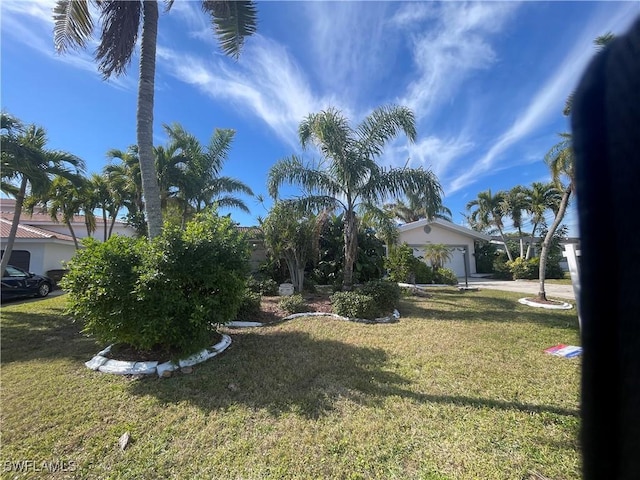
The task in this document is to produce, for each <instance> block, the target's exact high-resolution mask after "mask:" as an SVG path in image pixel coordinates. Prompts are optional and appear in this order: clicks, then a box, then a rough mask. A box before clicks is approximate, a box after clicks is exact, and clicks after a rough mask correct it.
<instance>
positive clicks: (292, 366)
mask: <svg viewBox="0 0 640 480" xmlns="http://www.w3.org/2000/svg"><path fill="white" fill-rule="evenodd" d="M392 363H393V362H390V358H389V356H388V355H387V353H386V352H385V351H384V350H382V349H379V348H368V347H359V346H354V345H349V344H346V343H342V342H338V341H335V340H319V339H317V338H313V337H312V336H311V335H309V334H307V333H304V332H281V331H280V332H270V333H258V332H256V333H253V332H247V333H238V334H234V335H233V344H232V347H230V349H229V351H227V352H225V353H224V354H223V355H222V356H220V357H215V358H214V359H212V360H209V361H208V362H206V363H204V364H201V365H199V366H197V367H196V368H195V369H194V371H193V373H192V374H189V375H184V374H180V373H177V374H176V375H175V376H174V377H173V378H171V379H159V378H157V377H153V378H151V377H150V378H144V379H141V381H138V382H134V383H132V384H130V385H129V388H130V391H131V393H133V394H134V395H141V396H148V395H150V396H154V397H157V398H158V399H159V400H160V401H162V402H164V403H167V404H175V403H179V402H183V401H186V402H189V403H191V404H193V405H195V406H197V407H199V408H201V409H202V410H204V411H211V410H220V409H227V408H233V407H234V406H236V405H238V404H242V405H246V406H247V407H249V408H251V409H264V410H266V411H268V412H269V413H270V414H271V415H273V416H276V417H277V416H280V415H282V414H285V413H288V412H291V413H296V414H299V415H302V416H304V417H307V418H319V417H321V416H324V415H326V414H327V413H329V412H331V411H332V410H334V409H335V408H336V407H337V405H339V403H340V401H341V400H345V399H346V400H349V401H353V402H355V403H359V404H362V405H374V406H375V405H380V404H382V403H383V402H384V400H385V399H387V398H389V397H396V396H397V397H401V398H407V399H410V400H413V401H416V402H419V403H442V404H454V405H462V406H471V407H474V408H492V409H501V410H519V411H523V412H529V413H538V412H548V413H553V414H558V415H569V416H577V415H578V412H577V411H573V410H566V409H562V408H556V407H553V406H543V405H527V404H523V403H519V402H504V401H497V400H491V399H483V398H472V397H466V396H459V395H450V396H449V395H430V394H426V393H418V392H415V391H412V390H411V384H412V382H411V381H409V380H408V379H406V378H404V377H402V376H401V375H398V374H397V373H395V372H393V371H391V370H392V369H393V368H394V367H393V365H392Z"/></svg>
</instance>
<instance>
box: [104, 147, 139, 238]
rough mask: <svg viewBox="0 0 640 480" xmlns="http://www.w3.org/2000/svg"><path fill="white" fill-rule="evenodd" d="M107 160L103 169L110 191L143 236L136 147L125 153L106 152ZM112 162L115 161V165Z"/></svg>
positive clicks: (112, 150)
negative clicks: (116, 197)
mask: <svg viewBox="0 0 640 480" xmlns="http://www.w3.org/2000/svg"><path fill="white" fill-rule="evenodd" d="M107 159H108V160H109V164H108V165H106V166H105V167H104V169H103V173H104V175H106V177H107V183H108V184H109V185H110V189H111V191H112V192H114V193H115V194H117V195H118V198H119V203H120V204H121V206H122V207H124V208H126V209H127V211H128V212H129V215H128V218H129V221H130V222H131V221H132V220H135V223H136V228H137V229H138V227H144V228H141V229H138V233H140V234H144V232H146V231H147V228H146V220H145V218H144V210H145V209H144V198H143V195H142V175H141V174H140V162H139V160H138V147H137V146H135V145H133V146H130V147H129V148H128V149H127V150H126V151H122V150H118V149H111V150H109V151H108V152H107ZM114 160H117V163H116V162H114ZM112 221H113V219H112ZM141 230H144V232H143V231H141Z"/></svg>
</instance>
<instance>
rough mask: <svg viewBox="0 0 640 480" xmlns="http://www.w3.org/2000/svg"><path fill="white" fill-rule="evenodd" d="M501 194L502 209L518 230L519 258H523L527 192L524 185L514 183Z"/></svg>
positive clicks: (527, 201) (527, 202)
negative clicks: (524, 215) (523, 228)
mask: <svg viewBox="0 0 640 480" xmlns="http://www.w3.org/2000/svg"><path fill="white" fill-rule="evenodd" d="M501 194H502V211H503V212H504V213H505V214H506V215H507V216H509V217H511V221H512V222H513V226H514V228H515V229H516V230H517V231H518V240H519V244H520V258H524V238H523V237H524V235H523V233H522V222H523V212H524V211H525V210H526V208H527V205H528V204H529V198H528V195H529V192H528V191H527V188H526V187H523V186H522V185H516V186H515V187H513V188H512V189H511V190H507V191H505V192H501Z"/></svg>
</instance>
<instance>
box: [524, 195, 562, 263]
mask: <svg viewBox="0 0 640 480" xmlns="http://www.w3.org/2000/svg"><path fill="white" fill-rule="evenodd" d="M527 191H528V198H529V204H528V205H527V209H526V210H527V213H528V214H529V215H530V217H531V225H532V229H531V237H532V238H534V237H535V236H536V232H537V231H538V227H539V226H540V225H542V224H543V223H544V221H545V217H544V216H545V213H546V212H547V211H548V210H551V211H552V212H553V214H554V216H555V215H557V213H558V209H559V208H560V201H561V199H562V192H561V191H560V190H558V187H557V186H556V184H555V183H553V182H549V183H542V182H533V183H532V184H531V188H528V189H527ZM531 243H532V242H531ZM531 243H529V245H528V246H527V253H526V256H525V259H526V260H529V259H530V258H531V252H532V245H531Z"/></svg>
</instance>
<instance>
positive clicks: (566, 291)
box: [458, 277, 576, 301]
mask: <svg viewBox="0 0 640 480" xmlns="http://www.w3.org/2000/svg"><path fill="white" fill-rule="evenodd" d="M458 282H459V286H462V287H464V286H465V280H464V277H462V278H458ZM468 284H469V286H470V287H475V288H478V289H483V288H484V289H488V290H505V291H508V292H520V293H525V294H527V295H537V294H538V290H539V289H540V282H539V281H538V280H496V279H493V278H482V277H471V278H469V279H468ZM544 289H545V291H546V293H547V297H548V298H562V299H568V300H574V301H575V299H576V297H575V294H574V292H573V285H557V284H553V283H549V282H545V284H544Z"/></svg>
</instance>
